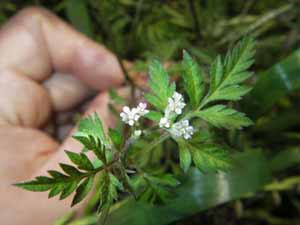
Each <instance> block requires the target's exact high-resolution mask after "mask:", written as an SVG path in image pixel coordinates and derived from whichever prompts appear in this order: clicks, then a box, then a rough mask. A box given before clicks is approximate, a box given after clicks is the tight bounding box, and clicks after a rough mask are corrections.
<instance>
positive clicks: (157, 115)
mask: <svg viewBox="0 0 300 225" xmlns="http://www.w3.org/2000/svg"><path fill="white" fill-rule="evenodd" d="M144 117H146V118H148V119H149V120H152V121H156V122H158V121H159V120H160V119H161V118H162V117H163V115H162V114H161V113H160V112H156V111H150V112H148V113H147V114H146V115H145V116H144Z"/></svg>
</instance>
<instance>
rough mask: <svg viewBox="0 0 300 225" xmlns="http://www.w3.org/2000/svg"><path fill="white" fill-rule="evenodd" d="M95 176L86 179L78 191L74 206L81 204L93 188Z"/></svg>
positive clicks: (73, 202)
mask: <svg viewBox="0 0 300 225" xmlns="http://www.w3.org/2000/svg"><path fill="white" fill-rule="evenodd" d="M93 181H94V176H90V177H88V178H86V179H85V180H84V181H83V182H82V183H81V184H80V185H79V186H78V188H77V189H76V194H75V196H74V198H73V201H72V206H74V205H76V204H78V203H79V202H81V201H82V200H83V199H84V198H85V196H86V195H87V194H88V193H89V192H90V190H91V189H92V186H93Z"/></svg>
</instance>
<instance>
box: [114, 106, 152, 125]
mask: <svg viewBox="0 0 300 225" xmlns="http://www.w3.org/2000/svg"><path fill="white" fill-rule="evenodd" d="M146 107H147V104H146V103H142V102H141V103H139V105H138V106H137V107H136V108H132V109H130V108H129V107H128V106H124V107H123V112H121V113H120V116H121V118H122V121H123V122H124V123H127V124H129V126H133V125H134V124H135V122H137V121H138V120H139V118H140V117H141V116H144V115H146V114H147V113H148V112H149V110H147V109H146Z"/></svg>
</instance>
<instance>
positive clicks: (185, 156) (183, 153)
mask: <svg viewBox="0 0 300 225" xmlns="http://www.w3.org/2000/svg"><path fill="white" fill-rule="evenodd" d="M179 162H180V167H181V169H182V170H183V171H184V172H185V173H186V172H187V171H188V169H189V168H190V166H191V163H192V155H191V153H190V151H189V149H188V148H187V147H186V146H185V145H184V143H179Z"/></svg>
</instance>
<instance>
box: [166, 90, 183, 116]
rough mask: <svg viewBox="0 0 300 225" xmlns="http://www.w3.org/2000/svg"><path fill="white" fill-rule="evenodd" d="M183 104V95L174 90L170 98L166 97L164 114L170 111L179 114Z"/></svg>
mask: <svg viewBox="0 0 300 225" xmlns="http://www.w3.org/2000/svg"><path fill="white" fill-rule="evenodd" d="M185 105H186V104H185V102H184V99H183V96H182V95H181V94H179V93H178V92H176V91H175V92H174V94H173V96H172V98H168V106H167V108H166V110H165V114H166V115H169V114H170V113H171V112H175V113H176V114H177V115H180V114H181V113H182V109H183V108H184V107H185Z"/></svg>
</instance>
